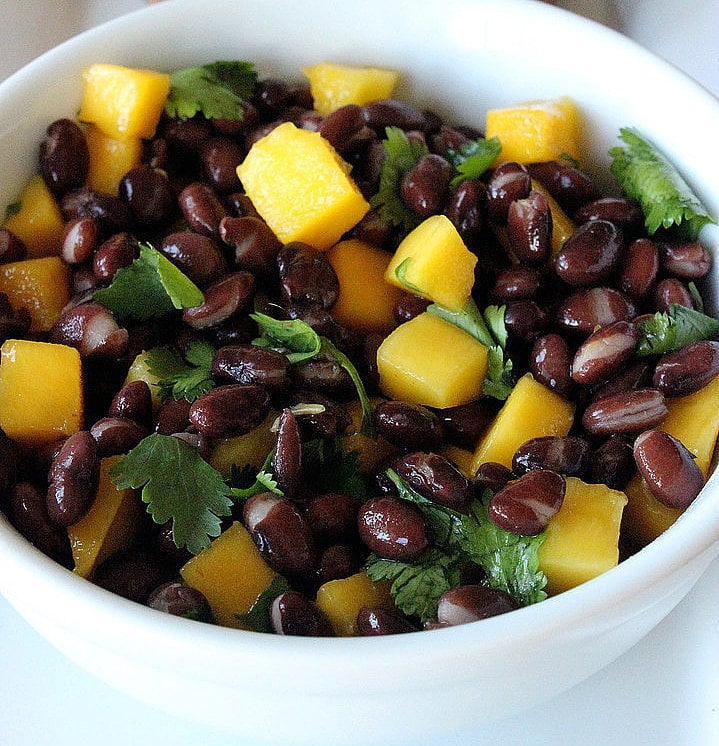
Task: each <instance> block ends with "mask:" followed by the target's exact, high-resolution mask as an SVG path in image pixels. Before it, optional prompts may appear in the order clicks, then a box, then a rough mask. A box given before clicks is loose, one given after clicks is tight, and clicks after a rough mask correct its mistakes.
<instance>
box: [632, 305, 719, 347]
mask: <svg viewBox="0 0 719 746" xmlns="http://www.w3.org/2000/svg"><path fill="white" fill-rule="evenodd" d="M639 335H640V336H639V342H638V343H637V349H636V354H637V357H647V356H648V355H663V354H664V353H665V352H672V351H674V350H678V349H680V348H682V347H684V346H686V345H688V344H691V343H692V342H700V341H701V340H703V339H713V338H715V337H716V336H717V335H719V319H713V318H712V317H711V316H706V315H705V314H703V313H701V312H699V311H695V310H694V309H693V308H686V307H685V306H680V305H679V304H678V303H672V304H671V306H669V310H668V311H664V312H663V313H662V312H658V313H655V314H654V316H652V317H651V318H647V319H642V320H641V321H640V322H639Z"/></svg>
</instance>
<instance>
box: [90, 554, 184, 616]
mask: <svg viewBox="0 0 719 746" xmlns="http://www.w3.org/2000/svg"><path fill="white" fill-rule="evenodd" d="M172 575H174V569H173V568H172V567H171V566H170V565H169V564H168V563H167V561H166V560H165V559H164V558H163V557H161V556H160V555H159V554H157V553H155V552H151V551H148V550H146V549H143V548H141V547H132V548H130V549H126V550H121V551H119V552H116V553H115V554H112V555H110V557H108V558H107V559H106V560H105V561H104V562H102V563H101V564H100V565H99V566H98V567H97V568H96V569H95V572H94V574H93V578H92V579H93V582H94V583H96V584H97V585H99V586H100V587H101V588H104V589H105V590H108V591H111V592H112V593H116V594H117V595H118V596H122V597H123V598H127V599H129V600H130V601H135V602H137V603H140V604H147V600H148V598H149V597H150V594H151V593H152V592H153V591H154V590H155V589H156V588H158V587H159V586H160V585H162V584H163V583H166V582H168V581H169V580H171V579H172Z"/></svg>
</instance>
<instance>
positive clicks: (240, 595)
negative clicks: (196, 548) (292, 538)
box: [180, 522, 277, 629]
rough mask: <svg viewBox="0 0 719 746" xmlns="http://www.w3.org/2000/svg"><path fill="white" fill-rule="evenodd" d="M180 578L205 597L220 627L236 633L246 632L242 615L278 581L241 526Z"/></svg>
mask: <svg viewBox="0 0 719 746" xmlns="http://www.w3.org/2000/svg"><path fill="white" fill-rule="evenodd" d="M180 575H182V579H183V580H184V581H185V583H187V585H189V586H191V587H192V588H195V589H196V590H198V591H200V593H202V594H203V595H204V596H205V598H206V599H207V602H208V603H209V605H210V609H211V610H212V615H213V616H214V618H215V620H216V621H217V623H218V624H221V625H222V626H223V627H234V628H236V629H244V628H245V626H244V625H243V623H242V621H241V620H240V619H238V618H237V617H238V615H244V614H247V612H248V611H249V610H250V609H251V608H252V607H253V606H254V604H255V602H256V601H257V599H258V598H259V597H260V594H261V593H262V592H263V591H264V590H266V589H267V587H268V586H269V585H270V583H272V581H273V580H274V579H275V577H277V573H276V572H275V571H274V570H272V569H271V568H270V567H269V565H268V564H267V563H266V562H265V561H264V559H262V555H261V554H260V552H259V550H258V549H257V547H256V546H255V544H254V542H253V541H252V537H251V536H250V534H249V533H248V532H247V529H246V528H245V527H244V526H243V525H242V524H241V523H237V522H235V523H233V524H232V525H231V526H230V527H229V528H227V529H225V530H224V531H223V532H222V533H221V534H220V535H219V536H218V537H217V538H216V539H215V540H214V541H213V542H212V543H211V544H210V546H209V547H207V549H203V550H202V551H201V552H200V553H199V554H198V555H196V556H195V557H193V558H192V559H190V560H188V562H186V563H185V565H184V566H183V567H182V569H181V570H180Z"/></svg>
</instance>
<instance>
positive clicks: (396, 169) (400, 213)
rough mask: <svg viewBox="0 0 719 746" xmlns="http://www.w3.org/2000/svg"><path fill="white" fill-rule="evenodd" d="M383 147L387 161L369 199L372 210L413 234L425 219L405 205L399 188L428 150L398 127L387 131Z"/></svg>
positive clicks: (389, 128)
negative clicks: (413, 230) (375, 190)
mask: <svg viewBox="0 0 719 746" xmlns="http://www.w3.org/2000/svg"><path fill="white" fill-rule="evenodd" d="M382 145H383V147H384V149H385V153H386V158H385V160H384V163H383V164H382V170H381V172H380V180H379V190H378V191H377V194H375V195H374V196H372V197H371V198H370V201H369V203H370V207H372V208H374V209H375V210H377V213H378V215H379V216H380V219H381V220H383V221H384V222H385V223H389V224H391V225H394V226H398V227H402V228H403V229H404V230H405V231H411V230H412V229H413V228H416V227H417V226H418V225H419V224H420V223H421V222H422V218H420V216H419V215H417V213H416V212H413V211H412V210H410V209H409V207H407V205H405V203H404V202H403V200H402V197H401V195H400V186H401V184H402V177H403V176H404V175H405V173H407V171H409V170H410V169H412V168H414V166H416V165H417V162H418V161H419V159H420V158H421V157H422V156H423V155H426V154H427V153H429V150H428V148H427V146H426V145H425V144H424V143H423V142H421V141H419V140H415V139H411V138H409V137H407V134H406V133H405V132H404V130H402V129H400V128H399V127H387V128H386V129H385V139H384V140H382Z"/></svg>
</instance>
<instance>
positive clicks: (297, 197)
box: [237, 122, 369, 251]
mask: <svg viewBox="0 0 719 746" xmlns="http://www.w3.org/2000/svg"><path fill="white" fill-rule="evenodd" d="M237 175H238V176H239V178H240V181H241V182H242V185H243V187H244V189H245V192H246V193H247V195H248V196H249V197H250V199H251V200H252V204H253V205H254V206H255V209H256V210H257V212H258V213H259V214H260V215H261V216H262V217H263V218H264V220H265V221H266V222H267V224H268V225H269V226H270V228H272V230H273V231H274V233H275V235H276V236H277V237H278V238H279V239H280V241H282V242H283V243H289V242H291V241H303V242H305V243H308V244H310V245H311V246H314V247H315V248H316V249H319V250H322V251H324V250H326V249H329V247H330V246H332V245H334V244H335V243H337V241H339V239H340V238H341V237H342V235H343V234H344V233H345V232H346V231H348V230H349V229H350V228H352V227H354V226H355V225H356V224H357V223H358V222H359V221H360V220H361V219H362V218H363V217H364V215H365V213H366V212H367V210H369V204H368V203H367V200H365V198H364V197H363V196H362V193H361V192H360V190H359V189H358V187H357V185H356V184H355V183H354V181H352V178H351V177H350V167H349V164H347V163H345V162H344V161H343V160H342V158H340V156H339V155H338V154H337V152H336V151H335V150H334V148H333V147H332V146H331V145H330V144H329V143H328V142H327V141H326V140H325V139H324V138H323V137H322V136H321V135H320V134H319V133H318V132H310V131H309V130H303V129H299V128H298V127H295V125H294V124H292V122H285V123H284V124H281V125H280V126H279V127H276V128H275V129H274V130H272V132H270V133H269V134H268V135H266V136H265V137H263V138H262V139H261V140H258V141H257V142H256V143H255V144H254V145H253V146H252V148H250V152H249V153H248V154H247V157H246V158H245V160H244V161H243V162H242V163H241V164H240V165H239V166H238V167H237Z"/></svg>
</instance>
